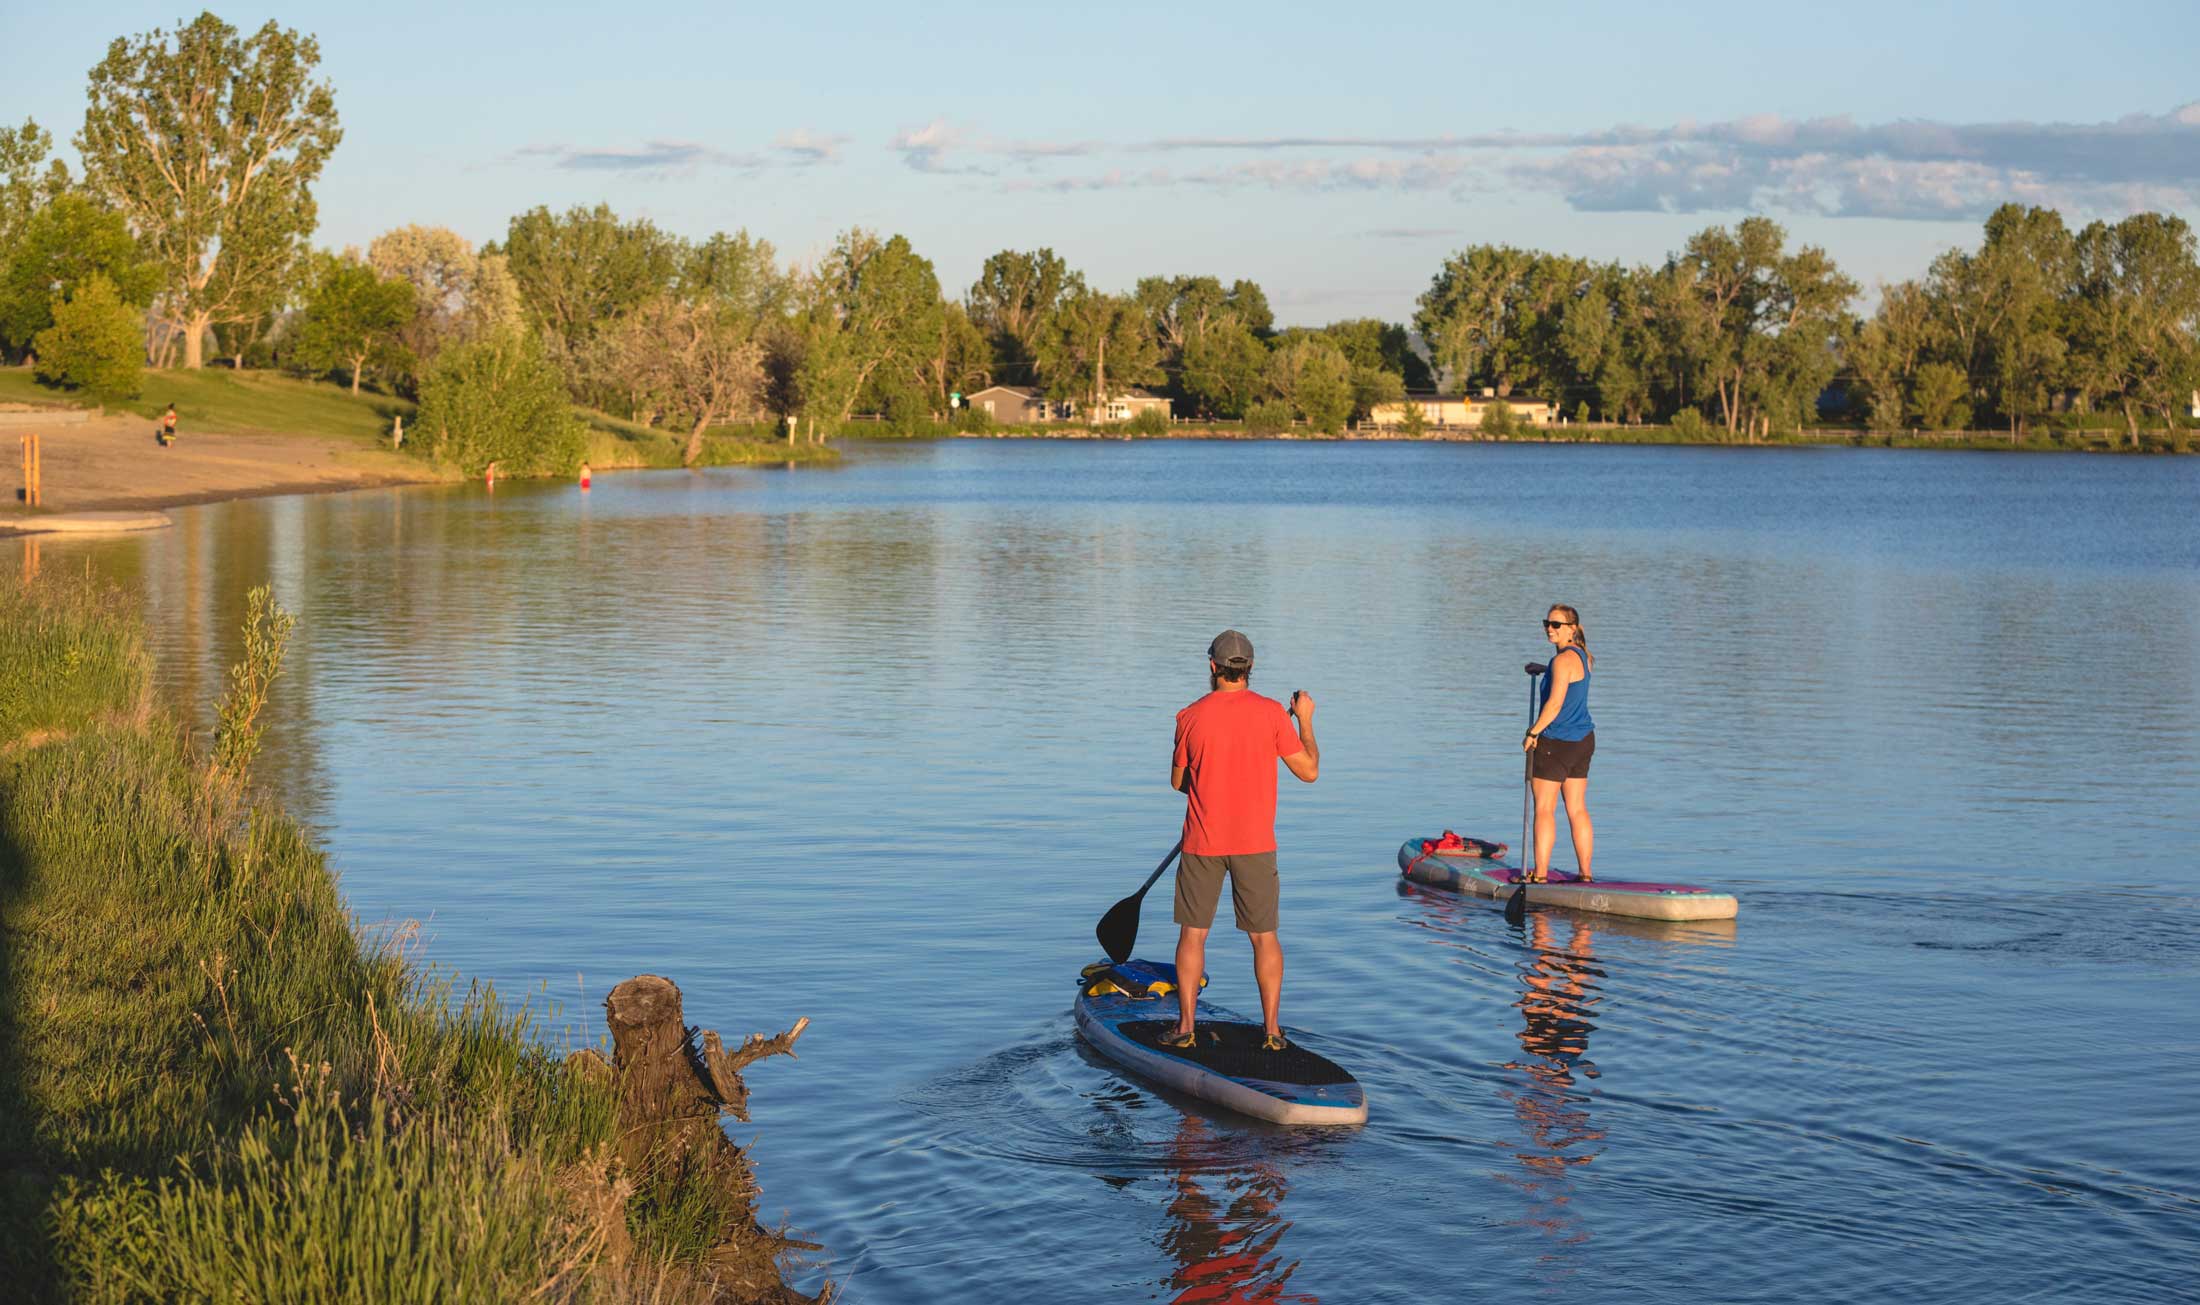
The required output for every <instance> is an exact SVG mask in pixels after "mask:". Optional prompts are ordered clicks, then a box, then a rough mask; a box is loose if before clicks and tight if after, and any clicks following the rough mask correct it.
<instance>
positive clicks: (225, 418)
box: [0, 367, 413, 444]
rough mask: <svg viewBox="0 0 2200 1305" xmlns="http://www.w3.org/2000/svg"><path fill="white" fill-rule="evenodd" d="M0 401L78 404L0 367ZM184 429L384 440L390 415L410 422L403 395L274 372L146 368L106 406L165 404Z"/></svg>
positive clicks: (152, 411) (147, 414)
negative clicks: (131, 390)
mask: <svg viewBox="0 0 2200 1305" xmlns="http://www.w3.org/2000/svg"><path fill="white" fill-rule="evenodd" d="M0 402H11V403H36V404H60V405H67V406H89V405H88V404H80V403H79V401H78V400H77V398H76V396H75V395H74V394H73V393H71V392H70V391H67V390H58V389H51V388H49V387H47V386H44V385H41V384H39V383H38V380H37V378H36V377H35V376H33V375H32V374H31V371H30V369H29V368H27V367H0ZM171 403H173V404H175V405H176V418H177V423H178V425H180V426H181V428H182V429H183V430H184V431H185V432H186V433H194V432H195V433H206V434H216V435H330V436H336V437H338V438H342V439H351V440H357V441H359V442H360V443H362V444H371V443H374V442H376V441H381V442H383V443H385V444H386V443H387V442H388V440H389V434H390V419H391V418H392V417H394V416H400V415H402V416H403V417H404V418H405V419H406V420H407V421H408V422H409V421H411V420H412V415H413V404H412V402H411V401H410V400H407V399H400V398H395V397H393V396H390V395H386V394H376V393H374V392H373V391H365V392H362V393H360V394H358V395H356V396H355V395H353V394H352V393H351V391H349V390H347V389H344V388H343V387H342V386H337V385H329V384H326V383H324V382H321V381H301V380H298V379H296V378H295V377H290V376H285V375H282V374H281V373H278V372H233V371H228V370H226V369H222V368H209V369H207V370H205V371H197V372H188V371H148V372H147V373H145V391H144V393H142V394H141V395H139V396H138V397H137V398H136V399H133V400H131V401H130V402H128V403H124V404H120V405H110V407H109V411H117V410H119V411H123V412H131V413H136V414H137V415H139V416H141V417H144V418H145V419H146V420H148V421H150V420H152V419H153V418H154V417H155V416H157V415H158V414H159V413H160V412H161V411H162V410H163V409H165V408H166V407H167V406H168V405H169V404H171Z"/></svg>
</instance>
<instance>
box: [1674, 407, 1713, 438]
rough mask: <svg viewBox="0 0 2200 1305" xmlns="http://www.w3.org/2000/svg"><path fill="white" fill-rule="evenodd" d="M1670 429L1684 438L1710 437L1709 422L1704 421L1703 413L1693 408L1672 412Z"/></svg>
mask: <svg viewBox="0 0 2200 1305" xmlns="http://www.w3.org/2000/svg"><path fill="white" fill-rule="evenodd" d="M1670 429H1671V430H1672V432H1673V433H1674V434H1675V435H1677V436H1679V437H1680V438H1682V439H1684V440H1701V439H1709V438H1710V437H1711V423H1710V422H1708V421H1705V420H1704V419H1703V414H1702V413H1700V412H1698V411H1696V410H1695V409H1694V408H1683V409H1681V410H1680V411H1679V412H1676V413H1674V414H1673V420H1672V422H1671V423H1670Z"/></svg>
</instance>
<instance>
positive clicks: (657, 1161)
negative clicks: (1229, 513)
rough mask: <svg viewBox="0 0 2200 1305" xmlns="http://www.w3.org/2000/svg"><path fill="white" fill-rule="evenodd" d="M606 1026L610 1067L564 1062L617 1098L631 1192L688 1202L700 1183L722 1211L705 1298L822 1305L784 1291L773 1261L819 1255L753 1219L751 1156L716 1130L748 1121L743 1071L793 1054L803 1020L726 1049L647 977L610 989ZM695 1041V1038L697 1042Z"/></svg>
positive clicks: (662, 984) (675, 991)
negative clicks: (725, 1118)
mask: <svg viewBox="0 0 2200 1305" xmlns="http://www.w3.org/2000/svg"><path fill="white" fill-rule="evenodd" d="M604 1013H605V1017H606V1019H607V1021H608V1022H609V1023H610V1025H611V1044H612V1060H611V1062H610V1063H609V1064H608V1065H607V1064H606V1063H605V1062H604V1060H603V1058H602V1057H601V1056H600V1055H598V1054H597V1053H595V1052H593V1051H585V1052H576V1053H574V1055H573V1057H571V1058H570V1059H571V1060H573V1061H575V1062H578V1065H577V1067H578V1068H581V1069H583V1071H584V1072H589V1073H594V1074H599V1075H602V1074H608V1075H609V1076H610V1077H611V1078H612V1080H613V1082H614V1083H615V1085H616V1088H617V1091H618V1098H619V1147H618V1150H619V1160H620V1162H621V1165H622V1166H623V1168H624V1170H625V1172H626V1174H627V1175H628V1176H629V1181H630V1182H631V1183H632V1186H633V1188H634V1190H635V1192H636V1193H637V1194H639V1195H641V1196H643V1197H644V1198H645V1199H646V1197H647V1195H648V1193H649V1192H651V1191H652V1190H658V1189H663V1188H665V1187H666V1186H667V1185H677V1186H678V1187H680V1188H681V1189H682V1190H683V1191H685V1192H687V1193H689V1194H691V1195H692V1193H693V1192H694V1191H695V1190H696V1188H697V1185H701V1187H702V1188H703V1189H705V1191H706V1192H707V1195H708V1197H709V1199H710V1200H711V1203H712V1204H715V1205H717V1206H719V1208H722V1209H725V1210H727V1211H728V1218H727V1221H726V1225H725V1227H724V1228H723V1229H722V1230H721V1232H720V1234H719V1237H718V1240H717V1242H716V1243H715V1244H714V1245H713V1246H712V1248H711V1250H710V1252H709V1254H708V1256H707V1262H708V1268H707V1271H706V1272H705V1273H704V1274H703V1275H700V1276H701V1277H702V1278H703V1279H705V1281H700V1282H698V1283H697V1286H698V1287H701V1288H703V1289H704V1291H705V1293H706V1294H707V1296H708V1297H709V1298H711V1299H716V1300H722V1301H731V1302H751V1301H753V1302H758V1303H759V1305H795V1303H796V1302H813V1299H814V1305H822V1302H824V1301H825V1300H826V1299H828V1298H829V1297H830V1296H831V1295H832V1288H831V1287H830V1286H827V1287H826V1288H825V1290H824V1291H823V1292H821V1293H820V1294H819V1295H818V1296H816V1297H815V1298H812V1297H808V1296H804V1295H801V1294H800V1293H798V1292H796V1291H794V1290H793V1289H792V1288H790V1287H788V1286H787V1285H786V1283H785V1282H784V1281H783V1280H782V1278H781V1274H780V1257H781V1256H782V1255H784V1254H785V1253H787V1252H788V1251H793V1250H813V1251H814V1250H817V1249H819V1248H818V1247H817V1246H816V1245H814V1244H813V1243H809V1242H803V1241H797V1240H795V1239H793V1238H791V1237H787V1236H784V1235H782V1234H778V1233H773V1232H770V1231H767V1230H766V1229H764V1228H763V1227H762V1226H761V1225H759V1224H758V1223H757V1222H756V1177H755V1174H754V1173H753V1171H751V1169H750V1168H749V1162H748V1157H747V1156H746V1155H745V1154H744V1153H743V1152H742V1150H741V1148H739V1147H737V1146H735V1145H734V1144H733V1143H732V1142H731V1141H730V1140H728V1138H727V1137H726V1135H725V1132H724V1131H723V1130H722V1129H721V1128H720V1127H719V1125H718V1120H719V1117H720V1116H721V1115H723V1114H731V1115H733V1116H734V1117H736V1118H738V1119H740V1120H742V1121H744V1122H746V1121H747V1119H748V1117H749V1114H748V1106H749V1090H748V1085H747V1084H746V1083H745V1082H743V1081H742V1078H741V1071H742V1070H743V1069H745V1068H747V1067H748V1066H750V1065H753V1064H755V1063H756V1062H757V1061H759V1060H762V1059H764V1058H765V1057H767V1056H792V1055H794V1044H795V1041H796V1039H798V1038H800V1037H801V1036H802V1032H803V1030H804V1029H806V1028H808V1027H809V1024H810V1021H809V1020H808V1019H807V1018H804V1019H801V1020H798V1021H796V1022H795V1025H794V1027H793V1028H791V1029H788V1030H787V1031H786V1032H784V1033H781V1034H779V1035H777V1036H776V1037H769V1038H767V1037H765V1036H764V1035H763V1034H761V1033H758V1034H752V1035H751V1036H750V1037H749V1038H748V1039H747V1040H746V1041H745V1042H743V1043H742V1044H741V1046H740V1048H739V1049H738V1050H736V1051H733V1052H730V1053H729V1052H728V1051H727V1050H726V1048H725V1044H724V1043H723V1042H722V1041H721V1040H720V1039H719V1037H718V1035H717V1034H716V1033H712V1032H708V1031H705V1030H698V1029H695V1028H691V1027H690V1026H689V1025H688V1024H687V1023H686V1022H685V1019H684V1017H683V1016H682V1013H681V1009H680V989H679V988H678V987H676V986H675V985H674V984H673V982H672V981H671V980H670V979H666V978H661V977H659V976H657V975H654V974H644V975H640V976H638V977H636V978H632V979H628V980H627V981H626V982H624V983H622V984H620V985H619V986H618V987H616V988H613V989H612V990H611V995H610V996H609V997H607V998H606V999H605V1000H604ZM698 1035H700V1041H699V1042H698Z"/></svg>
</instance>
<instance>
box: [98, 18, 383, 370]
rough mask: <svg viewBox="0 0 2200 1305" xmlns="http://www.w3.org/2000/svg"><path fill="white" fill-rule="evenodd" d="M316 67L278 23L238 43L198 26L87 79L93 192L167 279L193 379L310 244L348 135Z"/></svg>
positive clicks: (166, 292) (158, 34) (122, 57)
mask: <svg viewBox="0 0 2200 1305" xmlns="http://www.w3.org/2000/svg"><path fill="white" fill-rule="evenodd" d="M320 61H321V49H320V45H319V43H318V42H316V41H315V40H314V39H313V38H312V37H310V36H307V37H301V36H299V35H298V34H297V33H296V32H295V31H292V30H290V29H288V28H283V27H278V26H277V25H276V24H274V23H272V22H270V23H268V24H267V25H266V26H264V27H262V28H261V29H260V30H259V31H258V32H256V33H254V34H253V35H252V36H251V37H249V38H243V37H240V36H239V35H238V32H237V29H236V28H234V27H231V26H229V25H228V24H226V23H224V22H222V21H221V20H220V19H218V18H216V17H214V16H213V15H212V14H200V15H199V16H198V17H197V18H196V19H194V20H192V21H191V22H190V23H189V24H188V25H185V26H183V27H179V28H178V29H176V30H175V31H174V32H173V33H170V32H165V31H159V30H156V31H154V32H152V33H149V34H147V35H145V36H140V37H136V38H134V39H119V40H117V41H115V42H114V44H113V45H111V46H110V47H108V51H107V57H106V58H105V59H103V60H101V61H100V63H99V64H98V65H97V66H96V67H94V68H93V69H92V73H91V86H90V91H89V97H90V107H89V108H88V109H87V110H86V111H85V115H84V129H83V131H81V132H80V133H78V135H77V138H76V147H77V152H78V154H79V155H80V156H81V157H82V158H83V161H84V178H85V184H86V186H87V187H88V188H89V189H90V190H91V191H92V192H93V193H94V194H95V195H97V196H99V197H100V198H101V199H103V200H105V201H106V202H107V203H109V204H111V205H112V206H114V207H115V208H116V209H118V210H120V211H121V212H122V214H123V215H124V216H125V217H126V218H127V219H128V220H129V223H130V225H131V227H132V229H133V230H134V231H136V233H137V235H138V238H139V239H140V240H141V241H142V242H143V243H144V245H145V248H146V251H147V253H148V254H149V255H150V256H151V257H152V259H153V260H154V262H155V263H157V264H158V265H159V267H160V268H161V272H162V280H163V289H162V296H161V301H160V302H161V306H162V310H163V312H164V313H165V314H166V315H167V317H168V319H169V321H170V322H171V324H172V325H173V327H174V328H175V330H176V331H178V332H179V333H180V334H181V336H182V341H183V365H184V366H186V367H191V368H196V367H199V366H200V365H201V364H202V363H203V361H204V344H203V342H204V339H205V335H206V331H207V328H208V327H209V326H212V325H213V324H215V323H217V322H231V321H238V320H242V319H246V318H250V317H253V316H256V315H258V314H259V313H261V312H264V311H265V310H266V305H267V303H268V302H269V301H270V300H272V299H273V298H274V297H275V296H276V294H277V293H278V290H279V288H280V286H281V284H282V282H283V280H284V278H285V277H286V276H287V275H288V274H289V273H290V272H291V270H292V268H293V265H294V263H295V261H296V259H297V256H298V250H299V248H300V246H301V244H302V242H303V241H304V240H305V239H306V238H307V237H308V236H309V235H311V233H312V231H313V228H314V223H315V220H316V214H315V209H314V204H313V196H312V193H311V192H312V185H313V182H314V181H315V180H316V179H318V178H319V176H320V175H321V169H322V166H323V165H324V164H325V163H326V162H327V161H328V157H329V155H330V153H331V152H333V151H334V150H335V148H336V144H337V142H338V141H339V140H340V139H341V138H342V134H343V133H342V132H341V131H340V130H339V129H338V127H337V123H336V99H335V95H334V93H333V92H332V91H331V90H330V89H329V86H328V84H327V83H326V82H316V81H314V80H312V74H313V70H314V68H315V67H316V66H318V65H319V63H320Z"/></svg>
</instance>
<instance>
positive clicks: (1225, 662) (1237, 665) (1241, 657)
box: [1207, 630, 1253, 671]
mask: <svg viewBox="0 0 2200 1305" xmlns="http://www.w3.org/2000/svg"><path fill="white" fill-rule="evenodd" d="M1207 656H1208V658H1209V659H1210V660H1212V661H1213V662H1214V664H1215V665H1217V666H1227V667H1229V668H1230V669H1231V670H1233V671H1234V670H1240V669H1242V668H1244V667H1247V666H1251V665H1252V664H1253V641H1252V640H1251V639H1248V638H1246V637H1245V636H1244V635H1242V634H1239V633H1238V632H1237V631H1235V630H1224V631H1223V632H1222V633H1221V634H1218V635H1216V636H1215V641H1214V642H1213V643H1211V644H1208V645H1207Z"/></svg>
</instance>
